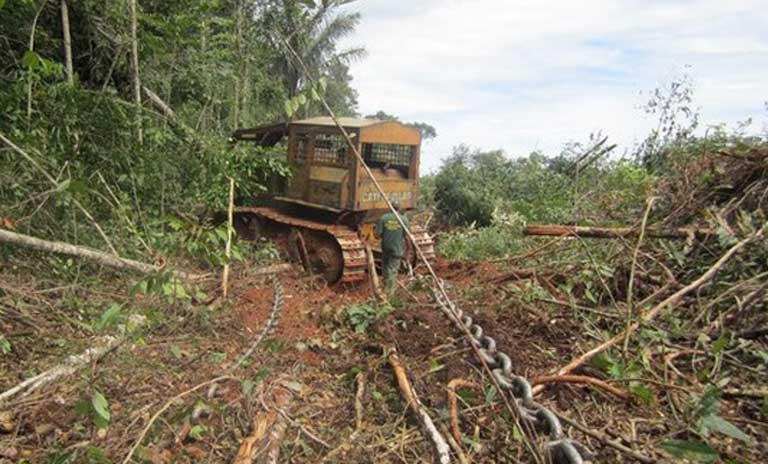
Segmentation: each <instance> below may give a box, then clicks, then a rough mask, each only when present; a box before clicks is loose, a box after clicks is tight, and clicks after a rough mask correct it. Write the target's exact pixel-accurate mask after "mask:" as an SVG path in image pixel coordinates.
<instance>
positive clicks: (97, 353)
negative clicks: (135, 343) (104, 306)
mask: <svg viewBox="0 0 768 464" xmlns="http://www.w3.org/2000/svg"><path fill="white" fill-rule="evenodd" d="M145 323H146V319H145V318H144V317H143V316H134V317H132V319H131V321H130V323H129V328H125V326H123V334H122V335H121V336H118V337H114V336H106V337H101V338H100V339H98V341H97V342H96V343H95V344H94V346H92V347H90V348H88V349H87V350H85V351H84V352H82V353H81V354H78V355H72V356H70V357H68V358H67V359H65V360H64V361H63V362H62V363H61V364H59V365H57V366H54V367H52V368H50V369H48V370H47V371H45V372H43V373H41V374H38V375H36V376H34V377H30V378H28V379H27V380H25V381H23V382H21V383H20V384H18V385H16V386H15V387H13V388H10V389H8V390H6V391H4V392H3V393H0V404H3V403H5V402H7V401H8V400H10V399H11V398H13V397H15V396H20V397H24V396H27V395H29V394H31V393H32V392H34V391H35V390H38V389H40V388H41V387H44V386H46V385H49V384H52V383H54V382H56V381H57V380H59V379H61V378H63V377H67V376H69V375H72V374H74V373H75V372H77V371H78V370H80V369H82V368H83V367H86V366H88V365H90V364H91V363H93V362H96V361H98V360H99V359H101V358H102V357H104V355H106V354H107V353H109V352H110V351H112V350H114V349H115V348H117V347H118V346H120V345H121V344H122V343H124V342H125V341H126V340H127V339H128V336H129V335H130V333H131V330H135V329H137V328H139V327H141V326H142V325H144V324H145Z"/></svg>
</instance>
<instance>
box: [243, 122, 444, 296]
mask: <svg viewBox="0 0 768 464" xmlns="http://www.w3.org/2000/svg"><path fill="white" fill-rule="evenodd" d="M339 122H340V124H341V126H342V127H343V128H344V130H345V131H346V132H347V133H348V134H349V136H350V138H351V140H352V141H353V143H354V144H355V146H356V148H357V150H358V152H359V153H360V154H361V155H362V157H363V160H364V162H365V164H366V165H367V166H368V167H369V168H370V169H371V171H372V172H373V176H374V177H375V178H376V181H377V182H378V183H379V184H380V185H381V187H382V189H383V190H384V192H385V193H386V195H387V197H388V199H389V200H390V201H392V202H397V203H399V204H400V207H401V209H402V210H404V211H407V210H411V209H413V208H415V206H416V201H417V199H418V195H419V155H420V150H421V133H420V132H419V130H418V129H415V128H413V127H410V126H408V125H405V124H402V123H400V122H396V121H379V120H374V119H356V118H339ZM286 137H287V147H288V153H287V161H288V165H289V167H290V169H291V171H292V176H291V177H290V179H288V181H287V183H286V184H285V185H279V186H278V185H275V186H273V188H272V189H271V190H270V192H269V194H268V195H265V196H262V197H260V198H258V199H254V205H253V206H238V207H237V208H235V218H234V227H235V229H236V230H237V232H238V234H239V235H241V236H244V237H246V238H251V239H252V238H256V237H268V238H272V239H275V240H277V241H278V242H280V243H281V245H283V246H285V247H287V249H288V252H289V253H290V254H291V256H293V257H295V258H297V259H298V260H300V261H301V262H302V264H303V265H304V266H305V267H306V268H307V269H309V270H310V271H311V272H313V273H316V274H318V275H321V276H323V277H324V278H325V280H326V281H327V282H328V283H335V282H339V281H340V282H354V281H358V280H362V279H364V278H365V275H366V269H367V258H366V249H365V248H366V245H368V246H370V247H371V249H372V250H373V251H374V253H378V251H379V250H380V243H379V241H378V238H377V237H376V236H375V234H374V229H375V224H376V221H377V220H378V219H379V217H381V215H382V214H384V213H385V212H386V211H387V204H386V202H385V201H384V200H383V198H382V197H381V195H380V193H379V192H378V190H377V189H376V188H375V186H374V184H373V182H372V181H371V179H370V177H369V176H368V174H367V173H366V172H365V170H364V168H363V166H362V164H361V163H360V161H359V160H358V158H357V157H356V156H355V154H354V152H353V151H352V149H351V148H350V146H349V143H348V142H347V140H346V139H345V138H344V136H343V134H342V132H341V130H340V129H339V127H338V126H337V125H336V123H335V122H334V121H333V119H331V118H328V117H316V118H310V119H304V120H298V121H290V122H283V123H278V124H271V125H265V126H260V127H255V128H251V129H239V130H237V131H235V132H234V134H233V140H234V141H235V142H237V143H243V142H250V143H255V144H258V145H263V146H274V145H276V144H278V143H279V142H280V141H281V140H283V139H285V138H286ZM411 232H412V235H413V236H414V238H415V240H416V242H417V245H418V246H419V247H420V249H421V250H422V252H423V253H424V254H425V256H426V257H427V258H433V257H434V246H433V242H432V239H431V237H430V236H429V235H428V234H427V232H426V231H425V230H424V229H422V228H420V227H419V226H413V227H412V230H411ZM409 248H410V252H409V256H407V257H406V258H408V259H407V260H406V261H408V262H410V263H413V262H414V261H415V254H414V253H413V250H412V247H409Z"/></svg>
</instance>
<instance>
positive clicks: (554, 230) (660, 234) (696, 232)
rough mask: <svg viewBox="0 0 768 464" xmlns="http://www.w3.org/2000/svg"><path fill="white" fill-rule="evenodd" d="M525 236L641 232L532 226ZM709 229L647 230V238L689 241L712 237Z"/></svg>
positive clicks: (617, 235) (607, 235)
mask: <svg viewBox="0 0 768 464" xmlns="http://www.w3.org/2000/svg"><path fill="white" fill-rule="evenodd" d="M523 234H524V235H535V236H550V237H567V236H572V237H582V238H626V237H636V236H638V235H640V230H639V229H636V228H634V227H585V226H565V225H537V224H534V225H530V226H526V227H525V229H523ZM712 234H713V231H711V230H709V229H696V228H678V229H653V228H650V229H646V230H645V236H646V237H651V238H666V239H687V238H688V237H698V238H702V237H706V236H709V235H712Z"/></svg>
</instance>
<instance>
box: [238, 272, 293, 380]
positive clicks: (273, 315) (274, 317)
mask: <svg viewBox="0 0 768 464" xmlns="http://www.w3.org/2000/svg"><path fill="white" fill-rule="evenodd" d="M284 293H285V292H284V290H283V284H282V283H281V282H280V279H279V278H278V277H277V274H272V311H270V313H269V318H268V319H267V322H265V323H264V328H262V329H261V333H259V336H258V337H256V338H255V339H254V341H253V343H251V346H250V347H249V348H248V350H247V351H246V352H245V353H243V355H242V356H240V358H239V359H238V360H237V362H235V364H234V365H233V367H232V369H235V368H237V367H238V366H240V365H241V364H242V363H244V362H245V360H246V359H248V358H250V357H251V354H253V352H254V351H255V350H256V347H258V346H259V344H260V343H261V342H262V340H264V337H266V336H267V335H269V334H270V333H272V331H273V330H275V328H277V322H278V317H279V315H280V311H281V310H282V309H283V301H284V298H283V295H284Z"/></svg>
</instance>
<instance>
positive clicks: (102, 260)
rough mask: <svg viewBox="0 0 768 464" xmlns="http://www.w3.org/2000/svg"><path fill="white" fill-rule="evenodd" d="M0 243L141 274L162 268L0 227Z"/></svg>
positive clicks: (191, 276)
mask: <svg viewBox="0 0 768 464" xmlns="http://www.w3.org/2000/svg"><path fill="white" fill-rule="evenodd" d="M0 243H10V244H11V245H17V246H21V247H25V248H32V249H34V250H39V251H47V252H49V253H57V254H63V255H69V256H75V257H78V258H83V259H86V260H88V261H92V262H94V263H96V264H100V265H102V266H107V267H111V268H114V269H120V270H123V271H137V272H141V273H143V274H150V273H153V272H159V271H161V270H162V269H163V268H162V267H161V266H155V265H153V264H146V263H142V262H140V261H134V260H132V259H128V258H121V257H119V256H113V255H110V254H107V253H103V252H101V251H98V250H94V249H92V248H87V247H83V246H78V245H71V244H69V243H64V242H52V241H48V240H43V239H40V238H36V237H32V236H29V235H23V234H17V233H16V232H11V231H9V230H5V229H0ZM173 275H175V276H176V277H179V278H181V279H185V280H198V279H202V278H204V277H205V276H203V275H199V274H188V273H186V272H180V271H173Z"/></svg>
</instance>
